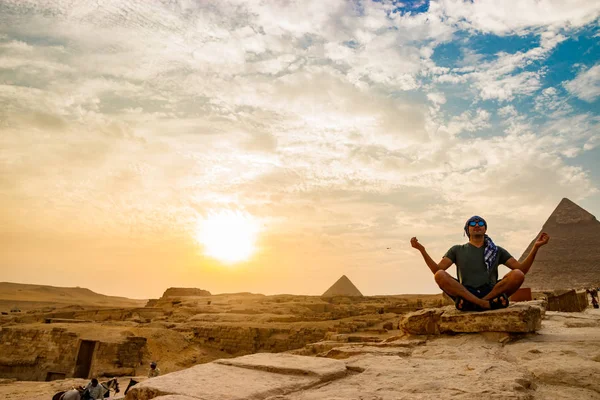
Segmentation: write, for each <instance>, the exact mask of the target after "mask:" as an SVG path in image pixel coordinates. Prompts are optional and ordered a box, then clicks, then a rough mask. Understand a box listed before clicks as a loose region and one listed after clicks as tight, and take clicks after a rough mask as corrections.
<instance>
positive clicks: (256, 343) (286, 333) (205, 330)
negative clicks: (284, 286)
mask: <svg viewBox="0 0 600 400" xmlns="http://www.w3.org/2000/svg"><path fill="white" fill-rule="evenodd" d="M326 333H327V330H326V329H324V328H292V329H285V328H268V327H239V326H217V325H214V326H202V327H195V328H193V334H194V340H195V341H196V342H198V343H199V344H201V345H202V346H206V347H211V348H214V349H217V350H222V351H225V352H227V353H229V354H236V355H241V354H252V353H256V352H261V351H265V352H281V351H287V350H293V349H298V348H301V347H304V346H305V345H307V344H309V343H314V342H317V341H319V340H321V339H323V338H324V337H325V334H326Z"/></svg>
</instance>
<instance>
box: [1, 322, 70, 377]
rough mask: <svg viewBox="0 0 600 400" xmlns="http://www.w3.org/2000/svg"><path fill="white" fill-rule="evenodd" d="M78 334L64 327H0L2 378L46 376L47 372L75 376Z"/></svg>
mask: <svg viewBox="0 0 600 400" xmlns="http://www.w3.org/2000/svg"><path fill="white" fill-rule="evenodd" d="M77 344H78V337H77V335H76V334H74V333H72V332H67V331H66V329H63V328H54V329H50V330H38V329H16V328H7V327H4V328H2V330H0V378H16V379H19V380H45V379H46V375H47V373H48V372H57V373H64V374H65V375H66V376H72V374H73V369H74V366H75V357H76V356H77V349H78V346H77Z"/></svg>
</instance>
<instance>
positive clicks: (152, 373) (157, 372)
mask: <svg viewBox="0 0 600 400" xmlns="http://www.w3.org/2000/svg"><path fill="white" fill-rule="evenodd" d="M159 375H160V369H158V368H157V367H156V363H155V362H154V361H152V362H151V363H150V371H148V378H154V377H155V376H159Z"/></svg>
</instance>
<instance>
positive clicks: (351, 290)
mask: <svg viewBox="0 0 600 400" xmlns="http://www.w3.org/2000/svg"><path fill="white" fill-rule="evenodd" d="M334 296H346V297H350V296H361V297H362V293H361V292H360V291H359V290H358V289H357V288H356V286H354V284H353V283H352V282H350V279H348V277H347V276H346V275H342V277H341V278H340V279H338V280H337V282H336V283H334V284H333V286H331V287H330V288H329V289H327V291H326V292H325V293H323V295H322V297H334Z"/></svg>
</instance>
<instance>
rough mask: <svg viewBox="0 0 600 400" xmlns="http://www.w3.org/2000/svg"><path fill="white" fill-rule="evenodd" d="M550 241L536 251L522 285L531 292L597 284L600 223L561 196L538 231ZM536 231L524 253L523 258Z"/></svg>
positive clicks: (599, 264) (577, 287)
mask: <svg viewBox="0 0 600 400" xmlns="http://www.w3.org/2000/svg"><path fill="white" fill-rule="evenodd" d="M541 232H546V233H548V234H549V235H550V242H549V243H548V244H547V245H546V246H544V247H543V248H542V249H541V250H540V252H539V253H538V254H537V256H536V259H535V262H534V263H533V266H532V268H531V270H530V271H529V273H528V274H527V277H526V279H525V283H524V286H525V287H529V288H531V290H532V291H534V292H551V291H555V290H571V289H576V290H580V289H587V288H590V287H598V286H600V250H599V249H600V222H599V221H598V220H597V219H596V217H594V216H593V215H592V214H590V213H589V212H587V211H586V210H584V209H583V208H581V207H579V206H578V205H577V204H575V203H573V202H572V201H571V200H569V199H567V198H564V199H562V200H561V202H560V203H559V204H558V206H557V207H556V209H555V210H554V211H553V212H552V214H551V215H550V217H548V220H547V221H546V222H545V223H544V225H543V227H542V229H541V230H540V232H539V233H541ZM539 233H538V234H537V235H536V237H535V238H534V239H533V240H532V241H531V243H530V244H529V246H528V247H527V249H526V250H525V251H524V252H523V254H522V255H521V257H520V258H519V261H520V262H522V261H523V260H525V258H526V257H527V255H528V254H529V252H530V251H531V249H532V247H533V244H534V243H535V240H536V239H537V237H538V236H539Z"/></svg>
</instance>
